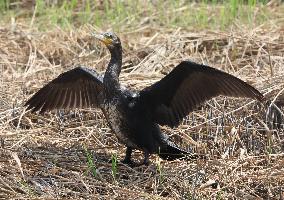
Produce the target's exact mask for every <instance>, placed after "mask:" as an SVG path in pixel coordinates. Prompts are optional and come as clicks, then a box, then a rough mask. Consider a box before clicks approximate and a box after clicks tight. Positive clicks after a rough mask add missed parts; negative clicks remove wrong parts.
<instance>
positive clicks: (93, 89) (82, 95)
mask: <svg viewBox="0 0 284 200" xmlns="http://www.w3.org/2000/svg"><path fill="white" fill-rule="evenodd" d="M102 90H103V77H102V76H100V75H99V74H98V73H97V72H96V71H95V70H92V69H88V68H86V67H81V66H79V67H76V68H74V69H72V70H70V71H67V72H64V73H62V74H60V75H59V76H58V77H57V78H55V79H54V80H52V81H51V82H49V83H48V84H46V85H45V86H44V87H43V88H41V89H40V90H39V91H38V92H36V93H35V94H34V95H33V96H32V97H31V98H30V99H29V100H28V101H27V102H26V104H25V106H28V109H32V112H35V111H40V113H44V112H46V111H50V110H54V109H69V108H83V107H91V106H93V107H97V106H98V104H99V102H98V101H99V94H100V93H101V92H102Z"/></svg>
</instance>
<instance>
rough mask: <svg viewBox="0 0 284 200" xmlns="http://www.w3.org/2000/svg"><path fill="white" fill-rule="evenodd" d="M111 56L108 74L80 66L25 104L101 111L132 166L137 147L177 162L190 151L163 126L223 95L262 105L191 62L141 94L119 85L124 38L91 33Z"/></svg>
mask: <svg viewBox="0 0 284 200" xmlns="http://www.w3.org/2000/svg"><path fill="white" fill-rule="evenodd" d="M92 35H93V36H94V37H95V38H97V39H99V40H100V41H101V42H103V43H104V44H105V45H106V46H107V48H108V50H109V51H110V54H111V59H110V62H109V64H108V66H107V69H106V72H105V74H104V76H101V75H99V74H98V73H97V72H96V71H95V70H93V69H89V68H85V67H76V68H74V69H72V70H70V71H67V72H64V73H62V74H60V75H59V76H58V77H57V78H55V79H54V80H52V81H51V82H49V83H48V84H47V85H45V86H44V87H43V88H41V89H40V90H39V91H38V92H37V93H35V94H34V95H33V96H32V97H31V98H30V99H29V100H28V101H27V102H26V104H25V106H28V109H32V112H35V111H40V113H44V112H46V111H50V110H54V109H72V108H85V107H92V108H94V107H97V108H100V109H101V110H102V111H103V114H104V116H105V117H106V119H107V122H108V124H109V127H110V128H111V130H112V131H113V132H114V133H115V134H116V136H117V138H118V140H119V141H120V142H121V143H123V144H124V145H126V147H127V149H126V156H125V158H124V160H123V162H124V163H127V164H130V165H131V164H133V162H132V160H131V153H132V150H133V149H139V150H141V151H143V152H144V160H143V163H142V164H147V163H148V162H149V155H150V154H158V155H159V156H160V157H161V158H162V159H166V160H174V159H177V158H182V157H184V156H185V155H191V153H190V152H188V151H185V150H182V149H180V148H178V147H177V146H176V145H175V144H174V143H172V142H170V141H169V140H168V137H167V136H166V135H165V134H163V133H162V132H161V130H160V128H159V125H167V126H169V127H172V128H173V127H176V126H178V125H179V124H180V122H181V121H182V120H183V118H184V117H186V116H187V115H188V114H189V113H190V112H192V111H193V109H194V108H196V107H197V106H198V105H200V104H202V103H204V102H205V101H206V100H209V99H211V98H213V97H216V96H218V95H224V96H232V97H247V98H253V99H257V100H259V101H261V100H262V99H263V95H262V94H261V93H260V92H259V91H258V90H256V89H255V88H254V87H252V86H250V85H249V84H247V83H245V82H244V81H242V80H240V79H238V78H236V77H234V76H232V75H230V74H228V73H225V72H222V71H220V70H217V69H215V68H211V67H209V66H205V65H200V64H197V63H194V62H191V61H182V62H181V63H180V64H179V65H177V66H176V67H175V68H174V69H173V70H172V71H171V72H170V73H169V74H168V75H166V76H165V77H164V78H162V79H161V80H160V81H158V82H156V83H154V84H153V85H151V86H149V87H146V88H144V89H143V90H141V91H139V92H132V91H130V90H128V89H126V88H124V87H121V85H120V83H119V74H120V71H121V65H122V47H121V42H120V39H119V38H118V37H117V36H116V35H115V34H114V33H112V32H106V33H103V34H92Z"/></svg>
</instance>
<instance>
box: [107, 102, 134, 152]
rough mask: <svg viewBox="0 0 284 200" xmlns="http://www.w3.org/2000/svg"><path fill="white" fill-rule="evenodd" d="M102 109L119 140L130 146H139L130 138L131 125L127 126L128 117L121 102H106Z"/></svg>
mask: <svg viewBox="0 0 284 200" xmlns="http://www.w3.org/2000/svg"><path fill="white" fill-rule="evenodd" d="M102 110H103V113H104V115H105V117H106V119H107V122H108V125H109V126H110V128H111V130H112V131H113V132H114V133H115V135H116V136H117V138H118V140H119V142H121V143H123V144H125V145H127V146H129V147H133V148H137V147H136V145H135V144H134V143H133V142H132V141H131V138H129V135H130V133H129V127H128V126H127V124H128V122H127V117H126V116H125V113H124V112H123V110H122V108H121V106H120V105H119V103H116V102H115V101H112V102H105V103H104V104H103V108H102Z"/></svg>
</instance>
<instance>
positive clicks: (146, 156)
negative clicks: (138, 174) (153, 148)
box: [142, 151, 150, 166]
mask: <svg viewBox="0 0 284 200" xmlns="http://www.w3.org/2000/svg"><path fill="white" fill-rule="evenodd" d="M149 157H150V154H149V152H148V151H144V160H143V163H142V165H146V166H147V165H149V164H150V160H149Z"/></svg>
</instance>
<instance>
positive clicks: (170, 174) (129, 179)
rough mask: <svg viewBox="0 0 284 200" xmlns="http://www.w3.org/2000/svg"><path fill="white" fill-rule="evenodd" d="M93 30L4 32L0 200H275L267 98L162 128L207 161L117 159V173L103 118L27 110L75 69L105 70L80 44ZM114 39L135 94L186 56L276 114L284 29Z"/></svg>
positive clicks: (280, 180) (151, 32) (216, 103)
mask: <svg viewBox="0 0 284 200" xmlns="http://www.w3.org/2000/svg"><path fill="white" fill-rule="evenodd" d="M90 29H92V27H90V26H88V27H82V28H81V29H79V30H77V31H72V32H66V31H62V30H60V29H58V30H54V31H52V32H47V33H44V34H42V33H41V32H39V31H37V30H33V29H30V27H25V26H20V25H18V26H14V27H3V28H1V29H0V66H1V68H0V69H1V74H2V76H1V87H0V93H1V95H0V123H1V126H0V129H1V131H0V155H1V156H0V198H3V199H8V198H21V199H25V198H29V199H30V198H35V199H53V198H72V199H79V198H84V199H90V198H95V199H96V198H99V197H101V198H102V199H114V198H117V199H202V198H206V199H210V198H215V199H232V198H237V199H261V198H263V199H268V198H271V199H280V198H282V199H283V195H284V194H283V184H284V167H283V165H284V155H283V150H284V134H283V125H280V126H278V127H276V126H275V125H273V124H272V123H270V122H272V121H273V120H274V122H277V123H283V122H282V121H281V117H279V116H278V118H276V116H275V115H276V114H277V113H279V112H276V109H275V108H274V109H270V113H269V114H268V115H267V114H266V110H267V108H268V105H269V103H270V101H268V103H266V102H264V104H263V105H261V104H260V103H257V102H255V101H251V100H239V99H229V98H223V97H220V98H216V99H214V100H211V101H210V102H208V103H207V104H206V105H204V106H203V107H202V108H200V109H199V110H197V111H196V112H194V113H192V114H190V115H189V117H188V118H187V119H186V120H184V122H183V124H182V125H181V126H179V127H178V128H177V129H174V130H171V129H168V128H167V127H163V130H164V131H165V132H167V133H168V134H170V136H171V138H172V140H174V141H175V142H176V143H178V144H179V145H180V146H182V147H184V148H188V147H189V146H191V148H192V149H193V150H194V151H196V152H200V153H206V154H207V155H208V157H209V159H208V160H196V161H174V162H167V161H162V160H160V159H159V158H158V157H156V156H152V157H151V161H152V164H151V165H150V166H142V167H139V168H134V169H131V168H129V167H127V166H125V165H122V164H120V163H118V167H117V174H116V175H115V176H113V174H112V171H113V168H112V164H111V163H109V160H110V159H111V157H112V155H115V154H117V156H118V159H119V160H121V159H122V158H123V155H124V151H125V149H124V146H123V145H120V144H118V143H117V140H116V138H115V137H114V136H113V134H112V133H111V131H110V129H109V128H108V126H107V125H106V122H105V120H104V117H103V116H102V114H101V112H100V111H94V110H93V111H91V110H80V111H74V112H66V113H57V114H46V115H44V116H40V115H35V114H31V113H29V112H27V111H26V110H25V109H24V108H23V104H24V102H25V101H26V100H27V98H29V97H30V96H31V95H32V94H33V93H34V92H35V91H37V90H38V89H39V88H41V87H42V86H43V85H44V84H45V83H46V82H47V81H49V80H52V79H53V78H54V77H56V76H57V75H59V74H60V73H62V72H63V71H66V70H68V69H71V68H72V67H73V66H74V65H75V64H78V63H80V64H84V65H87V66H92V67H94V68H96V69H97V70H98V71H100V72H102V71H104V69H105V65H106V64H107V62H108V60H109V54H108V52H107V50H106V48H105V47H103V46H102V45H101V44H99V43H98V42H97V41H94V40H92V39H91V38H90V37H89V36H88V32H89V30H90ZM119 35H120V37H121V40H122V42H123V46H124V67H123V70H122V74H121V82H122V84H124V85H126V86H129V87H132V88H135V89H141V88H143V87H145V86H146V85H150V84H151V83H153V82H155V81H156V80H159V79H160V78H161V77H163V76H164V74H166V73H168V72H169V71H170V70H171V69H172V68H173V67H174V66H175V65H176V64H178V63H179V62H180V61H181V60H184V59H191V60H194V61H197V62H200V63H204V64H208V65H211V66H216V67H217V68H219V69H222V70H224V71H227V72H229V73H231V74H234V75H236V76H237V77H240V78H242V79H243V80H245V81H247V82H249V83H251V84H252V85H254V86H255V87H257V88H258V89H259V90H260V91H261V92H262V93H264V94H265V96H266V97H267V99H270V100H273V99H274V100H275V101H274V102H276V103H277V105H278V106H279V107H280V109H282V108H281V103H283V100H282V102H281V98H283V85H284V82H283V76H284V38H283V35H284V29H283V27H279V26H273V25H271V26H269V27H265V28H264V27H258V28H255V29H253V30H248V29H246V27H236V28H235V30H233V31H231V32H217V31H216V32H208V31H207V32H191V33H189V32H187V31H186V30H182V29H177V30H165V29H163V30H157V29H154V28H149V27H148V28H145V29H143V28H141V29H140V30H137V31H136V32H129V33H120V34H119ZM283 99H284V98H283ZM280 111H281V110H280ZM282 112H283V109H282ZM272 115H274V116H272ZM279 115H280V116H281V114H279ZM267 118H268V119H269V122H267V121H266V119H267ZM278 125H279V124H278ZM275 127H276V128H275ZM87 152H88V153H87ZM87 154H88V156H89V157H88V156H87ZM90 156H91V157H92V158H93V159H92V160H93V162H94V166H93V167H95V168H96V173H94V171H92V164H90ZM134 158H135V159H140V158H141V155H140V153H136V154H135V156H134ZM88 163H89V164H88ZM94 174H96V175H95V176H94ZM281 188H282V190H281Z"/></svg>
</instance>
